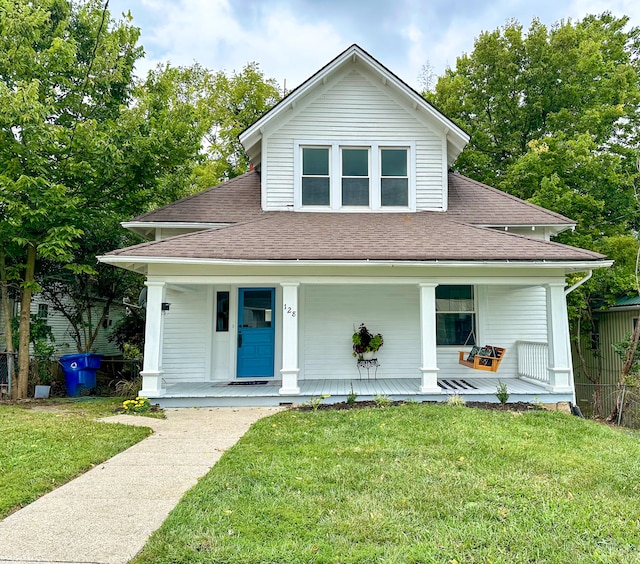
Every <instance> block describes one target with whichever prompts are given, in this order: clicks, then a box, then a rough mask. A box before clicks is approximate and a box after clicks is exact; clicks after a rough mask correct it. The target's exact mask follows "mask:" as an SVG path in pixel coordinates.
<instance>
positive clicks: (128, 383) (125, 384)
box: [115, 376, 142, 398]
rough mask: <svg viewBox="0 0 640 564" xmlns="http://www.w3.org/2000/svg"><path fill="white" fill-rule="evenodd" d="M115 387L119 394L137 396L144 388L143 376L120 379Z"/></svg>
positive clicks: (130, 396) (128, 396) (127, 396)
mask: <svg viewBox="0 0 640 564" xmlns="http://www.w3.org/2000/svg"><path fill="white" fill-rule="evenodd" d="M115 389H116V395H117V396H121V397H123V398H135V397H136V396H137V395H138V392H139V391H140V390H141V389H142V376H137V377H136V378H133V379H132V380H118V381H117V382H116V386H115Z"/></svg>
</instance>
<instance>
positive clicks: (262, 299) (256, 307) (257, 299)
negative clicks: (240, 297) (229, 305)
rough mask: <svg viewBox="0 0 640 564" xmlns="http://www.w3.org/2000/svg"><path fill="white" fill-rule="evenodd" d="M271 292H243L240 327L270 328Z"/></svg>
mask: <svg viewBox="0 0 640 564" xmlns="http://www.w3.org/2000/svg"><path fill="white" fill-rule="evenodd" d="M271 322H272V305H271V290H245V291H244V309H243V310H242V326H243V327H249V328H253V329H256V328H259V327H271Z"/></svg>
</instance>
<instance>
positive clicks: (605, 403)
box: [573, 296, 640, 415]
mask: <svg viewBox="0 0 640 564" xmlns="http://www.w3.org/2000/svg"><path fill="white" fill-rule="evenodd" d="M638 318H640V296H623V297H621V298H619V299H618V300H617V301H616V303H615V304H614V305H613V306H611V307H607V308H601V309H599V310H596V311H594V313H593V330H592V332H591V334H590V335H589V337H588V338H584V339H582V340H581V345H582V346H581V350H580V351H577V350H575V349H574V358H573V365H574V371H575V378H576V390H577V392H578V398H577V400H578V401H579V402H580V403H581V407H582V408H583V409H584V410H585V411H587V412H590V411H591V409H590V404H591V403H592V402H593V395H594V392H595V386H594V382H593V380H594V379H596V380H597V381H598V382H599V383H600V384H601V385H602V389H601V392H600V393H601V396H600V398H599V400H598V401H599V403H600V404H601V405H602V410H603V413H604V414H605V415H609V413H611V411H612V409H613V404H614V402H615V396H616V392H617V384H618V381H619V379H620V373H621V372H622V365H623V360H622V358H620V355H619V354H617V353H616V352H615V350H614V346H615V345H616V344H618V343H621V342H623V341H625V339H628V338H629V335H631V333H632V332H633V329H634V328H635V326H636V324H637V323H638Z"/></svg>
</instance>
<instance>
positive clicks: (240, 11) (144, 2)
mask: <svg viewBox="0 0 640 564" xmlns="http://www.w3.org/2000/svg"><path fill="white" fill-rule="evenodd" d="M109 9H110V11H111V14H112V16H113V17H119V16H120V15H121V14H122V13H123V12H124V13H127V12H128V11H130V12H131V15H132V16H133V24H134V25H136V26H137V27H139V28H140V29H141V32H142V34H141V39H140V43H141V44H142V45H143V47H144V48H145V53H146V56H145V58H144V60H142V61H139V62H138V64H137V66H136V72H137V74H138V75H139V76H144V75H145V74H146V72H147V71H148V70H149V69H151V68H154V67H155V66H156V65H157V64H158V63H167V62H169V63H171V64H172V65H174V66H182V65H191V64H193V63H194V62H197V63H200V64H201V65H202V66H204V67H207V68H209V69H211V70H212V71H225V72H226V73H227V74H230V73H233V72H234V71H236V72H240V71H241V70H242V69H243V68H244V67H245V65H246V64H247V63H250V62H256V63H258V64H259V66H260V69H261V70H262V72H263V73H264V75H265V77H266V78H274V79H275V80H276V81H277V82H278V84H279V85H280V86H281V87H283V86H285V84H286V89H287V91H291V90H292V89H293V88H295V87H296V86H298V85H299V84H301V83H302V82H303V81H304V80H306V79H307V78H309V77H310V76H311V75H312V74H314V73H315V72H316V71H317V70H318V69H320V68H321V67H323V66H324V65H325V64H326V63H328V62H329V61H330V60H331V59H333V58H334V57H335V56H336V55H338V54H339V53H341V52H342V51H343V50H344V49H346V48H347V47H349V46H350V45H352V44H353V43H357V44H358V45H360V47H362V48H363V49H365V50H366V51H367V52H369V54H371V55H372V56H373V57H374V58H376V59H377V60H378V61H380V62H381V63H382V64H383V65H385V66H386V67H388V68H389V69H390V70H391V71H392V72H394V73H395V74H396V75H398V76H399V77H400V78H401V79H403V80H404V81H405V82H406V83H408V84H409V85H410V86H412V87H414V88H416V89H418V90H421V89H422V85H423V82H422V81H421V79H420V75H421V71H422V69H423V68H424V67H425V65H427V64H428V65H429V66H430V67H432V69H433V72H434V73H435V74H436V75H441V74H442V73H443V72H444V71H445V69H446V68H447V67H451V68H453V67H455V64H456V59H457V57H459V56H460V55H462V54H463V53H470V52H471V51H472V50H473V44H474V41H475V39H476V38H477V37H478V36H479V35H480V33H482V32H483V31H493V30H495V29H497V28H499V27H502V26H504V25H505V23H507V22H508V21H509V20H511V19H516V20H517V21H519V22H520V23H521V24H522V25H523V27H524V29H525V30H526V29H528V27H529V25H530V23H531V21H532V20H533V19H534V18H538V19H539V20H540V21H541V22H542V23H544V24H546V25H548V26H551V25H553V24H554V23H556V22H559V21H561V20H565V21H566V20H567V19H571V20H573V21H576V20H580V19H582V18H584V16H586V15H587V14H598V15H599V14H601V13H603V12H605V11H610V12H611V13H613V14H614V15H616V16H623V15H626V16H629V18H630V25H633V26H640V1H638V0H492V1H486V0H111V1H110V3H109Z"/></svg>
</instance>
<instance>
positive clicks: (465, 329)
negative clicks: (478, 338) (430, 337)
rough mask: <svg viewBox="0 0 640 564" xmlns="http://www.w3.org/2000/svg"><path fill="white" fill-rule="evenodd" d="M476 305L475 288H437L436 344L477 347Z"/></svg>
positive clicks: (444, 286)
mask: <svg viewBox="0 0 640 564" xmlns="http://www.w3.org/2000/svg"><path fill="white" fill-rule="evenodd" d="M475 327H476V305H475V299H474V291H473V286H466V285H464V286H463V285H461V286H446V285H442V286H437V287H436V343H437V344H438V345H464V344H467V345H475V344H476V343H475Z"/></svg>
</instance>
